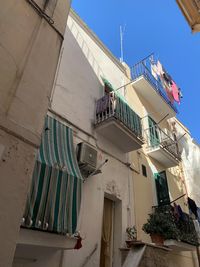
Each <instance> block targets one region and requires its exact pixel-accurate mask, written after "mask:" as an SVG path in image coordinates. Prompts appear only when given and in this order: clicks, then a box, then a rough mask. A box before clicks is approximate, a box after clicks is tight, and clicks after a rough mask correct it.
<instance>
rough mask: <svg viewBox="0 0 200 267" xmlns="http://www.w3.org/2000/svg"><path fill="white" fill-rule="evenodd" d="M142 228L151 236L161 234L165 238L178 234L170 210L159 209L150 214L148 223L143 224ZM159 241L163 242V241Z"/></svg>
mask: <svg viewBox="0 0 200 267" xmlns="http://www.w3.org/2000/svg"><path fill="white" fill-rule="evenodd" d="M142 230H143V231H144V232H145V233H147V234H150V235H151V236H153V235H159V236H161V237H162V238H163V240H165V239H171V237H172V236H176V234H177V233H176V227H175V225H174V222H173V218H172V217H171V214H170V213H169V212H168V211H166V212H160V211H158V210H157V209H156V210H155V211H154V212H153V213H151V214H149V218H148V219H147V223H145V224H144V225H143V227H142ZM155 243H156V242H155ZM158 243H162V241H160V242H158Z"/></svg>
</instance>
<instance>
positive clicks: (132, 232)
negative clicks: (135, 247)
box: [126, 225, 137, 248]
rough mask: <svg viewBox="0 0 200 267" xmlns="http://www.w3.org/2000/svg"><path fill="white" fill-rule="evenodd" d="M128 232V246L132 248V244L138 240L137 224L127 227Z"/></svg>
mask: <svg viewBox="0 0 200 267" xmlns="http://www.w3.org/2000/svg"><path fill="white" fill-rule="evenodd" d="M126 234H127V237H128V240H126V245H127V247H128V248H130V247H131V245H132V244H133V243H134V242H135V241H136V240H137V229H136V227H135V225H134V226H132V227H127V228H126Z"/></svg>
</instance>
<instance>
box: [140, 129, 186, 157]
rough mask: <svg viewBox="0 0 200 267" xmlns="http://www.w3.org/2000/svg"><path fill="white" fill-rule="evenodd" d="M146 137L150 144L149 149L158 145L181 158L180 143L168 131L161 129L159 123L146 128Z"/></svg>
mask: <svg viewBox="0 0 200 267" xmlns="http://www.w3.org/2000/svg"><path fill="white" fill-rule="evenodd" d="M144 136H145V139H146V141H147V144H148V149H149V151H150V150H151V151H152V150H154V149H155V148H157V147H160V148H161V149H164V150H165V151H167V152H168V153H170V154H171V155H172V156H173V157H175V158H176V159H177V160H179V161H180V160H181V155H180V152H179V149H178V144H177V142H176V141H175V140H173V138H171V137H170V136H169V135H168V134H167V133H165V132H164V131H163V130H161V129H160V128H159V127H158V126H157V125H154V126H152V127H150V128H148V129H146V130H145V134H144Z"/></svg>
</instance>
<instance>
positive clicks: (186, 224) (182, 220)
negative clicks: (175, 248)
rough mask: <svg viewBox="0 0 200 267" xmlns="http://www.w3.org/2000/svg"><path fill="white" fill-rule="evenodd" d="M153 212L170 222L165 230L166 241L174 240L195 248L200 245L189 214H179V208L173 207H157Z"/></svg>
mask: <svg viewBox="0 0 200 267" xmlns="http://www.w3.org/2000/svg"><path fill="white" fill-rule="evenodd" d="M153 210H154V213H157V214H158V215H160V216H162V217H163V218H164V219H165V220H167V221H168V222H169V223H168V229H165V234H166V236H165V239H174V240H177V241H182V242H185V243H188V244H191V245H194V246H197V245H198V244H199V242H198V235H197V232H196V230H195V226H194V223H193V220H192V219H191V218H190V216H189V214H187V213H185V212H183V211H181V212H180V211H179V212H177V206H173V205H163V206H156V207H153Z"/></svg>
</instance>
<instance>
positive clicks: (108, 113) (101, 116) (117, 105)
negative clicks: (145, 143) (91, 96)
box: [95, 92, 143, 140]
mask: <svg viewBox="0 0 200 267" xmlns="http://www.w3.org/2000/svg"><path fill="white" fill-rule="evenodd" d="M110 118H115V119H116V120H118V121H120V122H121V123H123V125H124V126H126V127H127V128H128V130H129V131H131V132H132V133H134V134H135V135H136V136H137V137H138V138H139V139H140V140H143V133H142V123H141V118H140V117H139V116H138V115H137V114H136V113H135V112H134V111H133V110H132V109H131V108H130V107H129V105H128V104H127V103H125V102H124V101H123V100H122V99H121V98H120V97H118V96H116V94H114V92H111V93H110V94H108V95H105V96H103V97H102V98H100V99H99V100H98V101H97V103H96V118H95V125H98V124H100V123H102V122H105V121H106V120H108V119H110Z"/></svg>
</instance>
